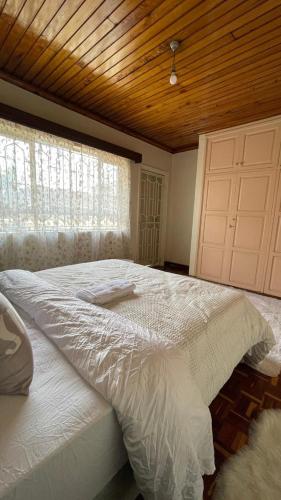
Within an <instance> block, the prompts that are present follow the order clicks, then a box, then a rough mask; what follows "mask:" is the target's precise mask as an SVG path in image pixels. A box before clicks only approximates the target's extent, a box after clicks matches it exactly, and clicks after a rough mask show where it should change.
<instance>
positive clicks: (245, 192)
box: [237, 173, 270, 212]
mask: <svg viewBox="0 0 281 500" xmlns="http://www.w3.org/2000/svg"><path fill="white" fill-rule="evenodd" d="M238 182H239V186H238V189H239V198H238V206H237V211H238V212H239V211H246V212H263V211H265V210H266V208H267V205H268V202H269V198H268V196H269V187H270V174H268V173H266V174H264V175H262V174H261V175H259V174H254V175H253V174H245V175H241V176H240V177H239V181H238Z"/></svg>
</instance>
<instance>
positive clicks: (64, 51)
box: [0, 0, 281, 152]
mask: <svg viewBox="0 0 281 500" xmlns="http://www.w3.org/2000/svg"><path fill="white" fill-rule="evenodd" d="M0 12H1V16H0V47H1V49H0V77H1V78H4V79H6V80H9V81H11V82H13V83H16V84H17V85H21V86H23V87H24V88H27V89H28V90H31V91H33V92H36V93H39V94H40V95H43V96H44V97H47V98H49V99H51V100H54V101H55V102H58V103H60V104H63V105H65V106H68V107H70V108H72V109H75V110H77V111H80V112H82V113H84V114H86V115H88V116H92V117H94V118H96V119H98V120H100V121H103V122H104V123H109V124H111V125H113V126H114V127H117V128H119V129H121V130H124V131H125V132H127V133H130V134H132V135H135V136H137V137H140V138H142V139H143V138H144V139H145V140H147V141H148V142H151V143H153V144H156V145H159V146H160V147H163V148H164V149H167V150H168V151H171V152H176V151H182V150H186V149H192V148H194V147H196V146H197V143H198V134H199V133H200V132H204V131H210V130H215V129H220V128H224V127H229V126H232V125H237V124H241V123H245V122H247V121H251V120H255V119H259V118H263V117H267V116H272V115H274V114H278V113H281V85H280V80H281V76H280V69H281V2H280V0H267V1H264V0H205V1H202V0H185V1H183V0H2V1H1V0H0ZM172 39H177V40H179V41H180V42H181V45H180V48H179V50H178V52H177V55H176V66H177V74H178V84H177V85H175V86H171V85H170V84H169V75H170V71H171V52H170V49H169V42H170V41H171V40H172Z"/></svg>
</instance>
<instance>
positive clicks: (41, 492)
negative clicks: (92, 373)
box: [0, 312, 133, 500]
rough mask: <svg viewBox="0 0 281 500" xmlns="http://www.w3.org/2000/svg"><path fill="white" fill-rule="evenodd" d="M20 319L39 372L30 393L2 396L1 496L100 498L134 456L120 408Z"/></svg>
mask: <svg viewBox="0 0 281 500" xmlns="http://www.w3.org/2000/svg"><path fill="white" fill-rule="evenodd" d="M21 316H22V317H23V319H24V320H25V324H26V326H27V328H28V333H29V336H30V339H31V342H32V348H33V353H34V361H35V372H34V379H33V382H32V384H31V387H30V394H29V396H28V397H24V396H0V498H1V500H2V499H3V500H39V499H40V500H64V499H67V500H93V498H94V497H95V496H96V495H97V494H98V493H99V492H101V490H103V488H104V486H105V485H106V484H107V483H108V482H109V481H110V480H111V479H112V478H113V476H115V474H116V473H117V472H118V471H119V470H120V469H121V468H122V467H123V465H124V464H125V463H126V462H127V460H128V457H127V453H126V450H125V448H124V445H123V439H122V433H121V429H120V426H119V424H118V421H117V419H116V416H115V412H114V410H113V409H112V407H111V406H110V405H109V404H108V403H107V402H106V401H105V400H104V399H103V398H102V397H101V396H100V395H99V394H98V393H97V392H96V391H94V390H93V389H92V388H91V387H89V385H88V384H87V383H86V382H84V380H83V379H82V378H81V377H80V376H79V375H78V374H77V373H76V371H75V370H74V368H72V366H71V365H70V363H69V362H68V361H67V360H66V359H65V358H64V356H62V354H61V353H60V352H59V351H58V349H57V348H56V347H55V346H54V345H53V344H52V343H51V342H50V341H49V340H48V339H47V338H46V337H45V336H44V334H43V333H42V332H41V331H40V330H39V329H38V328H37V327H36V325H35V324H34V323H33V322H31V321H30V320H27V319H26V316H24V314H23V313H22V312H21ZM124 494H125V492H124ZM99 498H102V496H100V497H99ZM132 498H133V497H132Z"/></svg>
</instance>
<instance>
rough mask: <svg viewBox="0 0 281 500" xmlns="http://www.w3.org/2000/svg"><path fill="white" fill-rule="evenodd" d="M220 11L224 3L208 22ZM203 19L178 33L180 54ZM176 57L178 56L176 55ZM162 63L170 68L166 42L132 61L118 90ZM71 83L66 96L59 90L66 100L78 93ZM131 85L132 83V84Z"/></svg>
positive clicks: (123, 75) (114, 81) (211, 13)
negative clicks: (145, 71) (186, 41)
mask: <svg viewBox="0 0 281 500" xmlns="http://www.w3.org/2000/svg"><path fill="white" fill-rule="evenodd" d="M237 2H238V3H241V0H237ZM222 9H223V10H224V11H225V3H224V4H219V6H218V7H217V8H214V9H212V11H211V12H208V22H211V20H212V17H213V16H216V15H218V16H219V15H220V14H221V12H220V11H221V10H222ZM228 9H229V7H228ZM203 19H204V16H200V17H199V19H196V20H195V21H194V22H193V23H191V24H189V25H188V26H187V27H185V33H183V32H180V33H179V37H178V38H179V39H180V40H181V49H180V53H182V52H183V50H184V47H185V40H184V39H185V38H186V37H187V36H188V37H190V36H191V35H192V32H196V31H198V25H199V24H200V23H202V22H204V21H203ZM177 56H178V54H177ZM163 61H165V62H166V64H167V65H169V67H170V65H171V53H170V50H169V45H168V42H167V43H166V44H163V46H162V48H161V52H160V50H159V47H158V46H156V47H155V48H154V49H153V51H150V53H148V54H145V55H144V56H143V57H141V58H137V59H136V60H135V61H134V63H133V65H131V66H130V68H129V69H127V70H126V72H124V71H122V74H121V77H122V79H121V78H120V74H119V75H118V88H120V87H121V86H123V85H125V84H126V83H127V82H128V81H130V82H132V81H134V80H135V79H136V78H138V75H139V74H141V75H142V74H143V70H144V69H145V70H147V68H149V69H150V70H151V71H153V72H154V73H159V69H158V68H160V67H161V66H162V63H163ZM93 64H96V65H97V64H98V59H96V60H94V61H93ZM138 70H139V71H138ZM90 71H91V69H90V67H89V69H88V72H89V74H90V75H91V73H90ZM128 72H129V74H128V75H127V73H128ZM90 79H91V80H93V77H91V76H90ZM116 81H117V77H116V78H114V79H113V80H112V81H110V84H109V83H107V87H106V89H105V90H104V92H107V93H109V94H110V93H111V90H112V85H114V84H115V83H116ZM71 83H72V86H71V90H70V91H67V92H66V94H64V93H65V89H66V90H67V87H65V85H64V86H62V87H61V89H60V94H61V95H63V94H64V95H65V96H66V97H67V98H70V97H71V96H73V95H74V94H75V92H76V88H77V91H78V87H77V86H75V82H71ZM73 84H74V85H73ZM132 85H133V83H132ZM85 86H86V85H85V83H84V82H83V83H81V84H79V88H82V87H85ZM99 92H103V91H102V89H101V88H100V90H99Z"/></svg>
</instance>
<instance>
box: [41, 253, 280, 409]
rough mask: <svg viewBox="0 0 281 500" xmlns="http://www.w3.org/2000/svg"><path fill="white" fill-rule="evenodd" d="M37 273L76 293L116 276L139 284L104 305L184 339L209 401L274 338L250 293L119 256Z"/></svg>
mask: <svg viewBox="0 0 281 500" xmlns="http://www.w3.org/2000/svg"><path fill="white" fill-rule="evenodd" d="M37 274H38V276H40V277H41V278H43V279H44V280H46V281H48V282H49V283H52V284H54V285H56V286H59V287H60V288H62V289H63V290H65V291H66V292H67V293H70V294H72V295H75V294H76V292H77V290H79V289H80V288H87V287H88V286H90V285H99V284H102V283H106V282H109V281H112V280H113V279H126V280H128V281H130V282H132V283H135V284H136V289H135V293H134V295H133V297H129V298H127V299H122V300H120V301H115V302H112V303H110V304H107V305H106V306H104V307H106V308H107V309H110V310H111V311H114V312H116V313H118V314H119V315H121V316H124V317H126V318H128V319H130V320H131V321H133V322H134V323H137V324H138V325H140V326H143V327H145V328H148V329H149V330H153V331H154V332H155V333H156V335H158V336H159V337H163V338H166V339H168V340H170V341H172V342H175V341H176V342H177V343H180V344H181V346H182V348H183V349H184V352H185V355H186V358H187V360H188V363H189V367H190V371H191V373H192V376H193V378H194V380H195V382H196V384H197V386H198V387H199V389H200V392H201V394H202V398H203V401H204V403H206V404H207V405H209V404H210V403H211V401H212V400H213V399H214V398H215V396H216V395H217V393H218V392H219V391H220V389H221V388H222V386H223V385H224V384H225V382H226V381H227V380H228V379H229V377H230V375H231V373H232V371H233V369H234V367H235V366H236V365H237V364H238V363H239V362H240V361H241V359H242V358H243V356H244V355H245V353H247V352H248V351H249V350H250V349H251V348H252V346H254V345H256V347H255V348H254V349H252V350H251V355H250V354H249V355H248V356H247V357H246V361H247V362H248V363H249V364H251V365H252V366H254V367H255V366H256V364H257V363H259V361H260V360H261V359H263V358H264V355H265V354H266V353H267V352H268V350H269V346H272V345H273V343H275V341H274V339H273V337H272V334H271V329H270V328H268V325H267V324H266V323H265V321H263V320H262V318H261V316H260V315H259V314H258V313H257V311H256V309H255V308H254V307H253V305H252V304H250V302H249V300H247V298H246V297H245V294H244V293H243V292H241V291H237V290H235V289H230V288H227V287H223V286H221V285H215V284H213V283H206V282H204V281H202V280H198V279H195V278H190V277H186V276H178V275H175V274H171V273H166V272H163V271H158V270H155V269H151V268H149V267H146V266H140V265H138V264H134V263H132V262H128V261H124V260H116V259H112V260H103V261H98V262H88V263H85V264H76V265H73V266H65V267H59V268H54V269H46V270H44V271H40V272H38V273H37Z"/></svg>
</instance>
